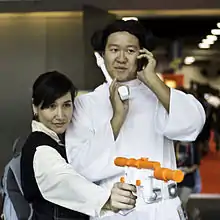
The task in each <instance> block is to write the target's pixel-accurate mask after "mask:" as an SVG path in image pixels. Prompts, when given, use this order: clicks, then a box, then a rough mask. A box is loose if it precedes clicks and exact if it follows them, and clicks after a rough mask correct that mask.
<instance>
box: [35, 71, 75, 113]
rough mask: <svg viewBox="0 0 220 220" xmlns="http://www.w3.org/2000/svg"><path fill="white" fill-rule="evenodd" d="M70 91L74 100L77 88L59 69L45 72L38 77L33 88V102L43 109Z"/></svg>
mask: <svg viewBox="0 0 220 220" xmlns="http://www.w3.org/2000/svg"><path fill="white" fill-rule="evenodd" d="M68 92H70V93H71V97H72V101H74V98H75V96H76V93H77V90H76V88H75V86H74V85H73V83H72V82H71V80H70V79H69V78H68V77H67V76H65V75H64V74H62V73H59V72H57V71H51V72H47V73H43V74H41V75H40V76H39V77H38V78H37V79H36V81H35V82H34V85H33V88H32V99H33V104H34V105H35V106H39V105H41V109H45V108H48V107H49V106H50V105H51V104H53V103H54V102H55V100H56V99H58V98H60V97H62V96H64V95H65V94H66V93H68Z"/></svg>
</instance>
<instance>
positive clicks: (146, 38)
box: [91, 20, 156, 53]
mask: <svg viewBox="0 0 220 220" xmlns="http://www.w3.org/2000/svg"><path fill="white" fill-rule="evenodd" d="M120 31H126V32H128V33H130V34H132V35H134V36H136V37H137V38H138V40H139V44H140V48H146V49H147V50H149V51H152V50H153V49H154V48H155V44H156V38H155V37H154V36H153V34H152V33H151V31H149V30H147V29H146V28H145V27H144V26H142V25H141V24H140V22H138V21H135V20H129V21H123V20H117V21H115V22H114V23H112V24H110V25H108V26H107V27H106V28H105V29H103V30H99V31H96V32H95V33H94V34H93V36H92V38H91V45H92V47H93V49H94V50H95V51H98V52H100V53H102V52H104V50H105V47H106V43H107V40H108V37H109V35H110V34H112V33H115V32H120Z"/></svg>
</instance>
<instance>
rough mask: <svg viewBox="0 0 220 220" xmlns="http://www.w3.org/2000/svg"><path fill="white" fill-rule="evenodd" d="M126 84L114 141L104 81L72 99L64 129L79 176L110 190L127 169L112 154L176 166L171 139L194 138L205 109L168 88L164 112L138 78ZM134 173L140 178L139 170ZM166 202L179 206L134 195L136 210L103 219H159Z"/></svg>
mask: <svg viewBox="0 0 220 220" xmlns="http://www.w3.org/2000/svg"><path fill="white" fill-rule="evenodd" d="M127 84H128V86H129V88H130V93H131V96H130V101H129V112H128V115H127V117H126V120H125V122H124V124H123V126H122V127H121V130H120V133H119V136H118V138H117V140H116V141H114V136H113V132H112V128H111V124H110V120H111V118H112V114H113V111H112V106H111V103H110V100H109V86H108V84H106V83H104V84H103V85H101V86H99V87H98V88H97V89H96V90H95V91H94V92H91V93H88V94H84V95H81V96H79V97H78V98H77V99H76V101H75V107H76V109H75V111H74V115H73V121H72V123H71V124H70V127H69V128H68V129H67V133H66V148H67V157H68V160H69V162H70V163H71V164H72V166H73V167H74V168H75V169H76V170H77V171H78V172H79V173H80V174H82V175H83V176H85V177H86V178H87V179H89V180H90V181H93V182H98V183H99V184H100V185H101V186H102V187H104V188H106V189H107V190H111V187H112V186H113V184H114V183H115V182H118V181H119V179H120V177H121V176H122V175H123V174H124V171H125V169H124V168H119V167H116V166H115V165H114V158H115V157H119V156H122V157H128V158H131V157H132V158H140V157H147V158H149V160H153V161H158V162H160V163H161V166H163V167H166V168H171V169H176V159H175V153H174V148H173V141H172V140H181V141H193V140H195V138H196V137H197V135H198V134H199V132H200V131H201V129H202V127H203V125H204V123H205V112H204V109H203V107H202V105H201V104H200V103H199V102H198V101H197V100H196V99H195V98H194V97H193V96H192V95H187V94H185V93H183V92H181V91H178V90H175V89H171V96H170V111H169V114H168V113H167V111H166V110H165V108H164V107H163V106H162V104H161V103H160V102H159V101H158V99H157V97H156V96H155V95H154V93H153V92H152V91H151V90H150V89H149V88H147V87H146V86H145V85H144V84H143V83H141V82H140V81H139V80H133V81H130V82H128V83H127ZM133 172H134V175H133V176H134V177H135V178H138V176H137V173H138V172H136V171H135V170H133ZM140 178H141V177H140ZM134 184H135V183H134ZM166 184H167V183H164V182H163V181H160V180H154V186H155V187H160V188H162V187H163V185H166ZM166 203H167V204H168V203H169V205H170V204H171V207H174V206H175V207H177V206H178V205H179V200H178V199H174V200H173V201H170V202H169V201H165V202H164V201H163V202H160V203H158V204H151V205H148V204H146V203H144V205H143V202H142V201H141V198H138V200H137V204H136V209H135V211H133V212H131V213H130V214H128V215H126V216H121V215H120V214H115V213H113V212H107V213H106V218H105V217H104V219H115V220H118V219H121V218H123V219H126V220H127V219H131V220H135V219H138V220H139V219H143V217H144V218H146V219H148V218H149V219H154V218H155V219H162V218H159V216H160V215H161V216H163V209H162V208H161V207H166V205H165V204H166ZM161 204H163V205H162V206H161ZM160 206H161V207H160ZM152 207H154V209H152ZM158 207H160V208H159V210H160V213H159V214H158V211H157V210H158ZM174 210H175V209H174ZM165 211H166V209H165ZM161 212H162V213H161ZM141 213H142V214H141ZM143 213H144V214H143ZM155 213H157V214H155ZM176 213H177V212H176V210H175V213H171V215H172V216H171V219H172V220H174V219H175V217H174V216H177V217H178V215H177V214H176ZM107 216H110V217H107ZM152 216H155V217H154V218H153V217H152ZM97 219H98V218H97ZM163 219H165V218H163ZM166 219H169V218H166ZM177 219H178V218H177Z"/></svg>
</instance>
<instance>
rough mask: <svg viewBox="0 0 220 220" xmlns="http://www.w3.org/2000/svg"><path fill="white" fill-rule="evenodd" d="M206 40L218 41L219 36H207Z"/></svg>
mask: <svg viewBox="0 0 220 220" xmlns="http://www.w3.org/2000/svg"><path fill="white" fill-rule="evenodd" d="M206 39H208V40H212V41H216V40H217V39H218V38H217V36H215V35H207V36H206Z"/></svg>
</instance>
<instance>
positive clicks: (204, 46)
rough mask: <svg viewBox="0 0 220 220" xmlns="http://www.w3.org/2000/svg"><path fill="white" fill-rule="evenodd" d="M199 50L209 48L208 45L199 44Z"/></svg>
mask: <svg viewBox="0 0 220 220" xmlns="http://www.w3.org/2000/svg"><path fill="white" fill-rule="evenodd" d="M199 48H201V49H208V48H210V45H209V44H205V43H200V44H199Z"/></svg>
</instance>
